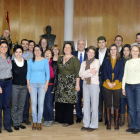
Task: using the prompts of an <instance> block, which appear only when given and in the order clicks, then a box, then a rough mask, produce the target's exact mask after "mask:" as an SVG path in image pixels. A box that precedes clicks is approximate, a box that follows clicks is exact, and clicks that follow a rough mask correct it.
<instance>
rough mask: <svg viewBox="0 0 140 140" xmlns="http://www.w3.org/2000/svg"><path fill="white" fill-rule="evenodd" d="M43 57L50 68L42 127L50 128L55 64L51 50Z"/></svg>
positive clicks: (55, 73) (55, 74)
mask: <svg viewBox="0 0 140 140" xmlns="http://www.w3.org/2000/svg"><path fill="white" fill-rule="evenodd" d="M44 57H46V58H47V59H48V61H49V67H50V80H49V86H48V90H47V92H46V95H45V100H44V113H43V116H44V124H43V125H44V126H48V127H49V126H52V124H53V121H54V113H53V101H54V92H55V90H56V84H57V73H58V72H57V64H56V63H55V62H54V61H53V60H52V58H53V51H52V50H51V49H47V50H46V51H45V52H44Z"/></svg>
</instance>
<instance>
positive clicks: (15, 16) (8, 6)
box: [4, 0, 20, 42]
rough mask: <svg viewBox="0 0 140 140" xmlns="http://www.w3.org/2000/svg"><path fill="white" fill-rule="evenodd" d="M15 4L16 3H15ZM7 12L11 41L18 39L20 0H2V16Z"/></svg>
mask: <svg viewBox="0 0 140 140" xmlns="http://www.w3.org/2000/svg"><path fill="white" fill-rule="evenodd" d="M15 4H16V5H15ZM7 11H8V12H9V20H10V30H11V39H12V41H13V42H15V41H16V37H17V40H20V38H19V37H20V1H18V0H12V1H11V0H4V17H5V19H6V14H7Z"/></svg>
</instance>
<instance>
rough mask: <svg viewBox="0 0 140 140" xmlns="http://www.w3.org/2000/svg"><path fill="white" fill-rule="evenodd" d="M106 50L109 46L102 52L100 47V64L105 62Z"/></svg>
mask: <svg viewBox="0 0 140 140" xmlns="http://www.w3.org/2000/svg"><path fill="white" fill-rule="evenodd" d="M106 50H107V48H105V50H104V52H103V53H101V52H100V49H99V61H100V66H101V65H102V63H103V60H104V57H105V53H106Z"/></svg>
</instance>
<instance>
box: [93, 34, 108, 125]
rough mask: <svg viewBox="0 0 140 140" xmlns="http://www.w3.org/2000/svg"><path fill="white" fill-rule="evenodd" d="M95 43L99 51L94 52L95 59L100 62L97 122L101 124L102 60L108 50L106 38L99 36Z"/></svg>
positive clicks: (103, 98) (102, 94) (102, 98)
mask: <svg viewBox="0 0 140 140" xmlns="http://www.w3.org/2000/svg"><path fill="white" fill-rule="evenodd" d="M97 43H98V46H99V49H97V50H96V54H95V58H96V59H99V61H100V69H99V82H100V94H99V122H102V118H103V101H104V107H105V96H104V91H103V73H102V71H103V63H104V59H105V58H106V57H107V55H108V49H107V47H106V44H107V42H106V38H105V37H104V36H100V37H98V38H97ZM104 116H105V124H106V113H105V115H104Z"/></svg>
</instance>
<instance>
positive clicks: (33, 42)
mask: <svg viewBox="0 0 140 140" xmlns="http://www.w3.org/2000/svg"><path fill="white" fill-rule="evenodd" d="M28 42H29V44H30V43H31V42H33V43H34V46H35V45H36V44H35V42H34V41H33V40H29V41H28Z"/></svg>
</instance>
